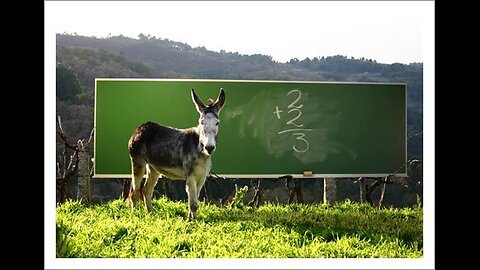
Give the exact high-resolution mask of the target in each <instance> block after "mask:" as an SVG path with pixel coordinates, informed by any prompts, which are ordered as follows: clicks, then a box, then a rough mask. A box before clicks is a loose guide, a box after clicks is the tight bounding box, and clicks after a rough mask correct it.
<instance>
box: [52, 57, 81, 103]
mask: <svg viewBox="0 0 480 270" xmlns="http://www.w3.org/2000/svg"><path fill="white" fill-rule="evenodd" d="M56 72H57V74H56V78H57V85H56V87H57V98H58V99H59V100H61V101H70V102H73V101H75V99H76V96H77V95H78V94H79V93H80V92H81V91H82V87H81V85H80V81H79V80H78V78H77V75H76V74H75V73H74V72H73V70H72V69H71V68H68V67H66V66H64V65H62V64H57V71H56Z"/></svg>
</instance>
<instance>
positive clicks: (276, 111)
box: [273, 106, 283, 119]
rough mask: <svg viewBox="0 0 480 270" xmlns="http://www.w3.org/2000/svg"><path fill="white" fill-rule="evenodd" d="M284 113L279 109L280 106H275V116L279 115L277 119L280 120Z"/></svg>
mask: <svg viewBox="0 0 480 270" xmlns="http://www.w3.org/2000/svg"><path fill="white" fill-rule="evenodd" d="M281 112H283V111H281V110H279V109H278V106H275V111H274V112H273V113H274V114H276V115H277V118H278V119H280V113H281Z"/></svg>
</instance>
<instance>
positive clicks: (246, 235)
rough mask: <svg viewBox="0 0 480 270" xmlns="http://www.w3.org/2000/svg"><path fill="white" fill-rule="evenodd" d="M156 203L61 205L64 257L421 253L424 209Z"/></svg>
mask: <svg viewBox="0 0 480 270" xmlns="http://www.w3.org/2000/svg"><path fill="white" fill-rule="evenodd" d="M153 204H154V205H153V207H154V210H153V212H152V213H151V214H147V213H145V210H144V208H143V206H142V205H139V206H137V207H136V209H134V210H132V209H131V208H130V207H127V205H126V204H125V203H124V202H123V201H121V200H116V201H111V202H108V203H105V204H101V205H93V206H83V205H82V204H81V203H78V202H67V203H64V204H62V205H59V206H57V209H56V223H57V257H78V258H86V257H87V258H97V257H102V258H105V257H108V258H152V257H153V258H179V257H181V258H380V257H382V258H418V257H422V256H423V242H422V238H423V237H422V235H423V233H422V224H423V210H422V208H421V207H415V208H401V209H399V208H388V209H377V208H373V207H371V206H369V205H367V204H357V203H351V202H348V201H347V202H342V203H339V204H335V205H333V206H328V205H322V204H315V205H303V204H291V205H284V206H282V205H271V204H269V205H264V206H261V207H259V208H251V207H248V206H244V205H243V204H236V205H235V206H231V207H217V206H214V205H207V204H203V203H202V204H201V205H200V208H199V213H198V219H197V220H196V221H194V222H189V221H188V220H187V204H186V203H185V202H173V201H169V200H166V199H163V198H162V199H158V200H154V202H153Z"/></svg>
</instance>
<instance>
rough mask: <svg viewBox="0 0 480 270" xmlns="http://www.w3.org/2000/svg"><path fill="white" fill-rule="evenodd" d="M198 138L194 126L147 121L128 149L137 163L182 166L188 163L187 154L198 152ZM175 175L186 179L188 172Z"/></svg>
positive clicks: (137, 130)
mask: <svg viewBox="0 0 480 270" xmlns="http://www.w3.org/2000/svg"><path fill="white" fill-rule="evenodd" d="M198 141H199V136H198V133H196V132H195V131H194V129H193V128H189V129H177V128H173V127H169V126H164V125H160V124H157V123H154V122H146V123H144V124H142V125H140V126H139V127H137V128H136V129H135V131H134V132H133V134H132V136H131V137H130V140H129V141H128V151H129V154H130V158H131V159H132V162H133V164H138V165H139V166H145V164H150V165H151V166H154V167H156V168H157V169H159V168H172V169H174V168H178V169H180V168H183V166H184V165H185V164H184V163H185V162H184V161H185V157H187V156H191V155H195V154H196V153H198V149H197V148H198ZM169 177H171V178H172V175H169ZM173 178H178V179H185V174H183V175H178V176H177V177H173Z"/></svg>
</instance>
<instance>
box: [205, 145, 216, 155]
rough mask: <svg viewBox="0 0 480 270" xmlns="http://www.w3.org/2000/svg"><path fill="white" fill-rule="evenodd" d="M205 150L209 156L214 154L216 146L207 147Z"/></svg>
mask: <svg viewBox="0 0 480 270" xmlns="http://www.w3.org/2000/svg"><path fill="white" fill-rule="evenodd" d="M205 150H207V152H208V154H209V155H211V154H212V153H213V150H215V146H213V145H208V146H205Z"/></svg>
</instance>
